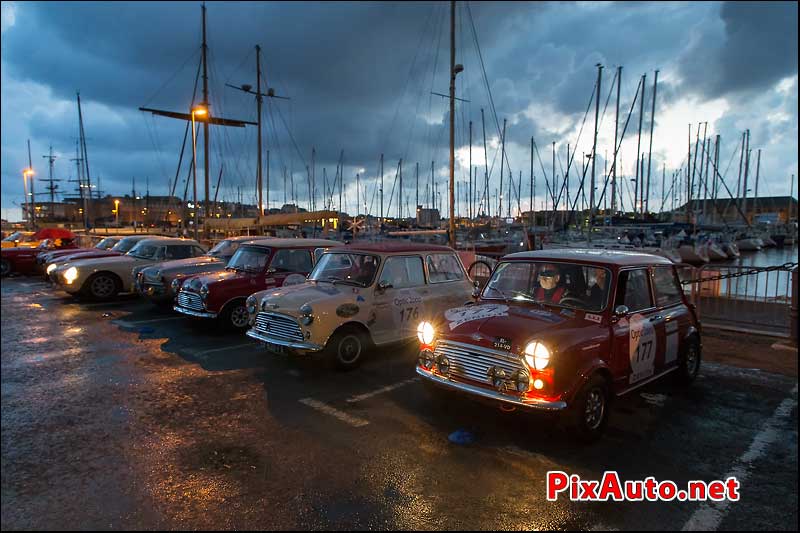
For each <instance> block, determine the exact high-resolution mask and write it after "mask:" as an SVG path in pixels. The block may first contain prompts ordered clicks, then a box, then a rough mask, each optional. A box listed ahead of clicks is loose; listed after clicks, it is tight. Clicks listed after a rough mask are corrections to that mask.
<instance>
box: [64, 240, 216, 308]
mask: <svg viewBox="0 0 800 533" xmlns="http://www.w3.org/2000/svg"><path fill="white" fill-rule="evenodd" d="M205 252H206V251H205V249H204V248H203V247H202V246H200V244H199V243H198V242H197V241H195V240H192V239H177V238H171V237H150V238H147V239H142V240H140V241H139V242H138V243H136V245H135V246H134V247H133V248H132V249H131V250H130V251H129V252H128V253H126V254H125V255H117V256H110V257H96V258H91V259H76V260H74V261H69V262H67V263H65V264H62V265H61V266H59V267H58V268H56V270H55V271H54V272H52V273H51V276H52V277H53V278H54V279H55V282H56V283H57V284H58V285H59V286H60V287H61V288H62V289H64V290H65V291H66V292H67V293H69V294H71V295H73V296H78V295H85V296H89V297H91V298H93V299H95V300H109V299H111V298H114V297H115V296H116V295H117V294H119V293H123V292H132V291H133V276H134V268H135V267H142V266H146V265H150V264H153V263H158V262H161V261H165V260H171V259H179V258H185V257H195V256H200V255H203V254H205Z"/></svg>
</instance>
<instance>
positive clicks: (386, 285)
mask: <svg viewBox="0 0 800 533" xmlns="http://www.w3.org/2000/svg"><path fill="white" fill-rule="evenodd" d="M393 286H394V285H392V284H391V283H389V282H388V281H380V282H378V292H383V291H385V290H386V289H391V288H392V287H393Z"/></svg>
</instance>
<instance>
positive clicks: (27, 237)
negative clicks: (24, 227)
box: [0, 231, 42, 248]
mask: <svg viewBox="0 0 800 533" xmlns="http://www.w3.org/2000/svg"><path fill="white" fill-rule="evenodd" d="M41 242H42V241H41V240H39V239H36V238H34V232H33V231H15V232H14V233H12V234H11V235H9V236H8V237H6V238H5V239H3V240H2V241H0V243H2V247H3V248H16V247H20V248H36V247H37V246H39V244H40V243H41Z"/></svg>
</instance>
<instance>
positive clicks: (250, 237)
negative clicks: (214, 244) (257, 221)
mask: <svg viewBox="0 0 800 533" xmlns="http://www.w3.org/2000/svg"><path fill="white" fill-rule="evenodd" d="M274 238H275V237H270V236H268V235H237V236H235V237H225V238H223V239H220V241H234V242H241V241H256V240H258V241H261V240H271V239H274Z"/></svg>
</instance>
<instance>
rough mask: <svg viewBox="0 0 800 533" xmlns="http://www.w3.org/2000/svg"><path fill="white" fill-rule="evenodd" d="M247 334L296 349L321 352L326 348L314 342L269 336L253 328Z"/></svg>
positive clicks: (263, 340)
mask: <svg viewBox="0 0 800 533" xmlns="http://www.w3.org/2000/svg"><path fill="white" fill-rule="evenodd" d="M247 336H248V337H250V338H253V339H256V340H258V341H261V342H267V343H269V344H277V345H279V346H286V347H287V348H294V349H295V350H304V351H307V352H319V351H322V350H323V349H324V348H325V347H324V346H320V345H319V344H314V343H313V342H297V341H287V340H284V339H276V338H273V337H267V336H266V335H263V334H261V333H259V332H257V331H256V330H254V329H252V328H251V329H248V330H247Z"/></svg>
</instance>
